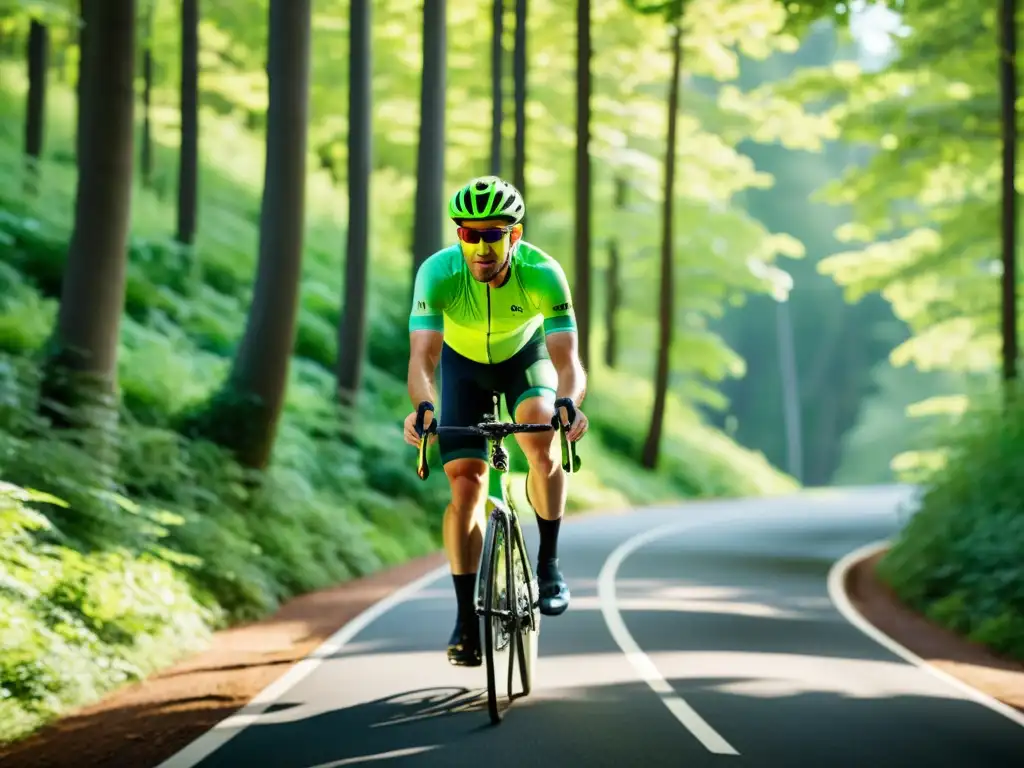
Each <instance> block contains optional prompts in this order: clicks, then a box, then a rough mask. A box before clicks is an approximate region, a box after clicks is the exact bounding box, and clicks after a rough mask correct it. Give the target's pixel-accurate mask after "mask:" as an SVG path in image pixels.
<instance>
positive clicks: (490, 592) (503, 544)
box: [481, 515, 513, 725]
mask: <svg viewBox="0 0 1024 768" xmlns="http://www.w3.org/2000/svg"><path fill="white" fill-rule="evenodd" d="M510 554H511V553H510V550H509V546H508V524H507V521H506V519H505V517H504V516H502V515H493V516H492V517H491V519H490V522H489V524H488V526H487V538H486V539H485V541H484V551H483V557H481V561H482V562H483V563H484V564H485V569H486V570H485V571H484V574H483V575H484V576H485V581H484V583H483V584H482V585H481V587H482V590H481V591H482V592H483V613H484V616H483V619H484V663H485V665H486V667H487V711H488V713H489V714H490V716H491V722H492V723H494V724H495V725H497V724H498V723H500V722H501V716H502V713H501V709H500V708H499V706H498V683H497V681H498V678H497V674H496V671H497V665H498V659H500V658H501V656H502V655H504V654H503V653H502V651H504V652H505V653H508V654H509V665H511V663H512V654H511V652H510V651H511V649H510V648H509V644H510V643H511V641H512V639H513V638H512V637H511V634H510V633H509V631H508V622H507V621H506V620H505V619H503V618H502V617H500V616H495V615H493V612H497V611H509V610H511V599H510V596H511V595H512V594H513V593H512V591H511V590H510V589H509V588H508V587H509V582H510V581H511V579H510V575H511V574H510V571H511V568H510V567H509V565H510V560H511V557H510ZM496 656H497V658H496Z"/></svg>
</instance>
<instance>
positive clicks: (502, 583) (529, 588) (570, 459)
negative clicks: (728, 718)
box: [416, 393, 580, 725]
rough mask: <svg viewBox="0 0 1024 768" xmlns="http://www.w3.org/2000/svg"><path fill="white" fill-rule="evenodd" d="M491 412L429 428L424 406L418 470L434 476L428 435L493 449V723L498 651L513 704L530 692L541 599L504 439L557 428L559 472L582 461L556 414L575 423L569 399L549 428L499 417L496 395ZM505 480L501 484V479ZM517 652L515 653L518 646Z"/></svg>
mask: <svg viewBox="0 0 1024 768" xmlns="http://www.w3.org/2000/svg"><path fill="white" fill-rule="evenodd" d="M492 400H493V402H494V411H493V413H492V414H485V415H484V416H483V420H482V421H481V422H480V423H479V424H477V425H475V426H470V427H445V426H441V427H439V426H437V420H436V418H435V419H431V422H430V427H429V428H427V429H426V430H424V426H423V423H424V421H425V417H426V413H427V411H430V412H431V413H433V411H434V406H433V404H432V403H429V402H423V403H420V404H419V406H418V407H417V409H416V433H417V434H418V435H419V436H420V442H419V464H418V466H417V469H416V473H417V474H418V475H419V477H420V479H421V480H426V479H427V477H428V476H429V475H430V467H429V466H428V463H427V439H428V437H429V435H430V434H431V433H434V434H438V433H443V434H446V435H473V436H479V437H483V438H485V439H486V440H487V441H488V444H489V445H490V468H489V470H488V488H487V500H486V513H487V528H486V530H485V531H484V542H483V550H482V552H481V553H480V567H479V568H477V584H476V615H477V616H478V617H480V618H482V619H483V624H484V632H483V641H484V659H485V665H486V667H487V710H488V713H489V714H490V717H491V722H492V723H493V724H495V725H496V724H498V723H500V722H501V719H502V711H501V710H500V709H499V707H498V684H497V674H498V671H497V662H496V661H495V653H501V652H503V651H505V650H506V649H507V650H508V687H507V690H508V700H509V704H511V702H512V701H514V700H515V699H517V698H519V697H521V696H528V695H529V694H530V691H531V689H532V687H533V670H534V667H535V666H536V661H537V644H538V640H539V639H540V596H539V593H538V590H537V578H536V574H535V573H534V570H533V568H532V567H531V565H530V558H529V556H528V555H527V554H526V544H525V542H524V540H523V531H522V528H521V527H520V524H519V516H518V514H517V513H516V509H515V505H514V504H513V502H512V494H511V491H510V489H509V487H508V486H509V482H510V479H509V475H508V451H507V450H506V449H505V447H504V445H503V441H504V440H505V438H507V437H508V436H509V435H513V434H517V433H520V432H545V431H547V430H553V429H557V430H558V431H559V434H560V438H561V445H562V469H563V470H565V471H566V472H568V473H572V472H578V471H579V468H580V459H579V456H577V454H576V445H575V443H570V442H569V440H568V438H567V437H566V434H565V427H564V425H563V424H562V420H561V419H560V418H559V417H558V410H559V409H560V408H563V407H564V408H565V409H566V414H567V416H568V420H569V424H570V425H572V424H573V423H574V422H575V421H576V408H575V406H574V404H573V402H572V400H571V399H570V398H559V399H558V400H556V401H555V415H554V416H553V417H552V418H551V423H550V424H516V423H514V422H503V421H500V420H499V411H498V394H497V393H492ZM503 478H504V482H502V479H503ZM512 646H514V648H515V652H514V653H513V648H512ZM517 660H518V662H519V681H520V685H521V687H522V692H521V693H520V694H518V695H515V694H513V692H512V691H513V684H512V683H513V672H514V670H515V662H516V661H517Z"/></svg>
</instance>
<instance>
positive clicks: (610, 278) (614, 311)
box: [604, 176, 626, 368]
mask: <svg viewBox="0 0 1024 768" xmlns="http://www.w3.org/2000/svg"><path fill="white" fill-rule="evenodd" d="M625 208H626V180H625V179H624V178H623V177H621V176H616V177H615V210H616V211H617V212H619V213H622V211H624V210H625ZM619 269H620V267H619V242H618V238H617V237H616V236H615V235H614V234H613V235H612V236H611V237H609V238H608V272H607V277H606V283H605V292H606V294H607V297H608V298H607V307H606V310H605V323H606V325H605V343H604V362H605V365H607V366H608V367H609V368H614V367H615V361H616V360H617V359H618V354H619V336H618V332H617V329H616V327H615V318H616V317H617V315H618V313H619V305H620V304H622V286H621V280H622V278H621V276H620V274H619Z"/></svg>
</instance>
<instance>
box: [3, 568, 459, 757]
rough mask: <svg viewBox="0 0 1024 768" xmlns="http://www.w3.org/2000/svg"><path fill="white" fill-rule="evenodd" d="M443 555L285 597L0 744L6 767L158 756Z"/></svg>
mask: <svg viewBox="0 0 1024 768" xmlns="http://www.w3.org/2000/svg"><path fill="white" fill-rule="evenodd" d="M444 562H445V559H444V554H443V553H440V552H438V553H435V554H433V555H428V556H426V557H421V558H417V559H415V560H411V561H409V562H407V563H405V564H403V565H400V566H398V567H395V568H389V569H386V570H382V571H379V572H377V573H374V574H372V575H370V576H367V577H365V578H361V579H356V580H354V581H350V582H346V583H344V584H341V585H340V586H337V587H333V588H330V589H325V590H321V591H318V592H312V593H309V594H307V595H303V596H301V597H297V598H295V599H294V600H291V601H289V602H288V603H286V604H285V605H283V606H282V607H281V608H280V609H279V610H278V611H277V612H276V613H275V614H274V615H272V616H270V617H269V618H267V619H264V620H262V621H259V622H255V623H252V624H246V625H241V626H237V627H233V628H231V629H227V630H224V631H221V632H218V633H216V634H215V635H214V638H213V642H212V644H211V646H210V647H209V648H208V649H207V650H206V651H204V652H202V653H199V654H197V655H195V656H192V657H190V658H187V659H185V660H184V661H182V662H180V663H178V664H177V665H175V666H173V667H170V668H168V669H166V670H164V671H162V672H160V673H157V674H155V675H153V676H151V677H149V678H147V679H145V680H142V681H139V682H138V683H135V684H132V685H130V686H127V687H125V688H122V689H119V690H118V691H115V692H114V693H112V694H111V695H109V696H107V697H105V698H104V699H102V700H101V701H99V702H96V703H95V704H92V705H90V706H88V707H85V708H83V709H81V710H78V711H76V712H72V713H70V714H68V715H66V716H65V717H63V718H62V719H60V720H58V721H56V722H55V723H53V724H51V725H49V726H47V727H45V728H43V729H41V730H40V731H38V732H37V733H36V734H34V735H33V736H31V737H29V738H27V739H25V740H24V741H20V742H18V743H16V744H13V745H8V746H6V747H0V764H2V765H4V766H5V768H21V767H22V766H25V767H26V768H27V767H28V766H32V767H33V768H43V767H44V766H76V767H77V766H85V765H88V766H91V767H92V768H99V767H100V766H109V767H110V768H113V767H114V766H133V767H134V766H147V765H148V766H153V765H157V764H158V763H160V762H161V761H163V760H165V759H166V758H168V757H170V756H171V755H172V754H174V753H175V752H177V751H178V750H179V749H181V748H182V747H184V746H185V745H186V744H189V743H190V742H192V741H194V740H195V739H197V738H199V737H200V736H201V735H202V734H203V733H204V732H206V731H207V730H209V729H210V728H212V727H213V726H214V725H216V724H217V723H218V722H219V721H221V720H223V719H224V718H226V717H228V716H229V715H230V714H231V713H232V712H234V711H235V710H237V709H239V708H240V707H242V706H244V705H245V704H247V703H248V702H249V701H250V700H251V699H252V698H253V697H254V696H255V695H256V694H257V693H259V692H260V691H261V690H262V689H263V688H265V687H266V686H268V685H270V683H272V682H273V681H274V680H276V679H277V678H278V677H280V676H281V675H283V674H284V673H285V672H287V671H288V669H290V668H291V666H292V665H293V664H295V663H296V662H298V661H300V660H301V659H302V658H303V657H305V656H307V655H309V654H310V653H312V652H313V650H315V649H316V648H317V646H319V645H320V644H321V643H323V642H324V641H325V640H327V638H329V637H330V636H331V635H332V634H334V633H335V632H336V631H337V630H338V629H339V628H341V627H342V626H344V625H345V624H346V623H348V622H349V621H351V620H352V619H353V618H355V617H356V616H357V615H358V614H360V613H361V612H362V611H364V610H365V609H366V608H368V607H370V606H371V605H373V604H374V603H376V602H378V601H379V600H382V599H383V598H385V597H386V596H387V595H389V594H391V593H392V592H394V591H395V590H397V589H399V588H400V587H402V586H404V585H405V584H407V583H408V582H410V581H414V580H415V579H418V578H419V577H421V576H423V575H425V574H427V573H428V572H430V571H431V570H433V569H434V568H437V567H439V566H441V565H443V564H444Z"/></svg>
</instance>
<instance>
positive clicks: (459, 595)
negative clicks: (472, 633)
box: [452, 573, 476, 625]
mask: <svg viewBox="0 0 1024 768" xmlns="http://www.w3.org/2000/svg"><path fill="white" fill-rule="evenodd" d="M452 581H453V582H454V583H455V600H456V603H457V604H458V611H459V613H458V617H459V620H460V621H461V622H462V624H463V625H465V624H469V623H470V622H472V620H473V618H474V616H475V614H476V611H475V605H474V604H473V590H474V589H475V588H476V574H475V573H460V574H452Z"/></svg>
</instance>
